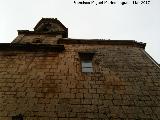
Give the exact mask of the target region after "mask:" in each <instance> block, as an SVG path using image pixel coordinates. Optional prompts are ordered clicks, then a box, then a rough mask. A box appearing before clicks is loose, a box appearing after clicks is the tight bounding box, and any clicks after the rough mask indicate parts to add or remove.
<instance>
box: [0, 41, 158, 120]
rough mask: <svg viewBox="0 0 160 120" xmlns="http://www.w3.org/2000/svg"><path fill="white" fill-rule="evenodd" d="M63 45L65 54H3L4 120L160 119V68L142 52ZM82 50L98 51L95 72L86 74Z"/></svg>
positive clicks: (0, 109)
mask: <svg viewBox="0 0 160 120" xmlns="http://www.w3.org/2000/svg"><path fill="white" fill-rule="evenodd" d="M64 40H65V39H64ZM121 42H123V41H121ZM62 43H63V42H62V41H61V44H62ZM63 44H64V47H65V50H64V51H62V52H51V51H46V52H43V51H40V52H31V51H6V52H5V51H0V120H11V118H12V116H16V115H19V114H22V115H23V117H24V120H113V119H115V120H116V119H117V120H119V119H126V120H128V119H134V120H135V119H147V120H149V119H151V120H152V119H154V120H156V119H157V120H158V119H160V68H159V67H157V66H156V65H155V63H153V62H152V61H151V59H149V58H148V57H147V56H146V54H144V49H143V48H141V47H138V46H137V45H136V46H134V45H130V44H129V45H128V44H126V45H125V44H124V43H123V45H120V44H118V45H116V44H114V45H113V44H111V45H109V44H106V45H103V44H100V45H98V44H95V43H94V44H91V43H90V42H89V44H88V43H87V42H86V41H85V43H84V44H78V42H75V43H74V44H69V42H68V41H67V44H65V43H63ZM136 44H137V43H136ZM82 51H83V52H84V51H94V52H95V54H94V56H93V59H92V61H93V70H94V72H93V73H82V71H81V59H80V57H79V54H78V53H79V52H82Z"/></svg>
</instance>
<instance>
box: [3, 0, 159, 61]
mask: <svg viewBox="0 0 160 120" xmlns="http://www.w3.org/2000/svg"><path fill="white" fill-rule="evenodd" d="M85 2H88V3H90V4H84V3H85ZM122 2H123V3H125V4H123V5H122ZM82 3H83V4H82ZM102 3H103V4H102ZM111 3H112V4H111ZM133 3H134V4H133ZM136 3H137V4H136ZM159 12H160V0H150V1H144V0H104V1H102V0H0V43H10V42H11V41H12V40H13V39H14V38H15V37H16V36H17V30H30V31H32V30H33V28H34V27H35V25H36V24H37V23H38V21H39V20H40V19H41V18H57V19H58V20H60V21H61V22H62V23H63V24H64V25H65V26H66V27H67V28H68V31H69V35H68V37H69V38H77V39H106V40H107V39H111V40H136V41H138V42H143V43H147V45H146V48H145V50H146V51H147V53H149V54H150V55H151V56H152V58H153V59H154V60H155V61H156V62H158V63H160V46H159V45H160V14H159Z"/></svg>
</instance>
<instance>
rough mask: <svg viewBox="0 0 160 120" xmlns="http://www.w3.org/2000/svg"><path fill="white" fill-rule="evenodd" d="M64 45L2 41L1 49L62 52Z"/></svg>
mask: <svg viewBox="0 0 160 120" xmlns="http://www.w3.org/2000/svg"><path fill="white" fill-rule="evenodd" d="M63 50H65V48H64V45H60V44H59V45H50V44H17V43H0V51H29V52H40V51H44V52H50V51H51V52H61V51H63Z"/></svg>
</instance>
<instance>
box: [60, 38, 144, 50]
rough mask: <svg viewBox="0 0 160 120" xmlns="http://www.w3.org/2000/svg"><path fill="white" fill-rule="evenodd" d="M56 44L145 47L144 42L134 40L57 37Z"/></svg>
mask: <svg viewBox="0 0 160 120" xmlns="http://www.w3.org/2000/svg"><path fill="white" fill-rule="evenodd" d="M58 44H96V45H128V46H134V47H139V48H143V49H145V46H146V43H142V42H137V41H135V40H98V39H90V40H87V39H59V40H58Z"/></svg>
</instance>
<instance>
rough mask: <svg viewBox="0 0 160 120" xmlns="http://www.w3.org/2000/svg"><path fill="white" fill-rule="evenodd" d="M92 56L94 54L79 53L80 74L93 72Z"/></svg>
mask: <svg viewBox="0 0 160 120" xmlns="http://www.w3.org/2000/svg"><path fill="white" fill-rule="evenodd" d="M94 54H95V52H79V56H80V60H81V69H82V72H84V73H90V72H93V65H92V58H93V55H94Z"/></svg>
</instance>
